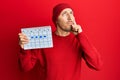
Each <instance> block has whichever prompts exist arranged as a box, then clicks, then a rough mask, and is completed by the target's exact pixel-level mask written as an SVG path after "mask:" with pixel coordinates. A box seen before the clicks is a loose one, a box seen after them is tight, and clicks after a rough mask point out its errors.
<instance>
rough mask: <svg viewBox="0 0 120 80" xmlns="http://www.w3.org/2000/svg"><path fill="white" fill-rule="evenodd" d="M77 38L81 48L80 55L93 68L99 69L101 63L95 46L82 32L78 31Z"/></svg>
mask: <svg viewBox="0 0 120 80" xmlns="http://www.w3.org/2000/svg"><path fill="white" fill-rule="evenodd" d="M77 38H78V40H79V42H80V46H81V48H82V56H83V58H84V60H85V61H86V63H87V65H88V66H89V67H90V68H93V69H95V70H100V69H101V67H102V64H103V63H102V60H101V56H100V54H99V53H98V51H97V50H96V48H95V47H94V46H93V45H92V44H91V43H90V42H89V41H88V38H87V37H86V35H85V34H84V33H83V32H81V33H79V34H78V35H77Z"/></svg>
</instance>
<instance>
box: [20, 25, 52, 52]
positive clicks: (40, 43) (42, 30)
mask: <svg viewBox="0 0 120 80" xmlns="http://www.w3.org/2000/svg"><path fill="white" fill-rule="evenodd" d="M21 32H22V33H24V34H25V35H26V36H27V38H28V39H29V43H27V44H25V45H24V49H25V50H27V49H37V48H51V47H53V40H52V30H51V26H41V27H32V28H22V29H21Z"/></svg>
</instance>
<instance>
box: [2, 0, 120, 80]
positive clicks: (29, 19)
mask: <svg viewBox="0 0 120 80" xmlns="http://www.w3.org/2000/svg"><path fill="white" fill-rule="evenodd" d="M60 2H67V3H69V4H70V5H71V6H73V8H74V11H75V16H76V20H77V23H79V24H80V25H81V26H82V28H83V30H84V32H85V33H86V34H87V36H88V38H89V40H90V41H91V42H92V43H93V44H94V46H95V47H96V48H97V49H98V51H99V52H100V54H101V56H102V58H103V61H104V65H103V68H102V70H101V71H94V70H91V69H89V68H88V67H87V66H86V65H85V63H84V62H83V65H82V71H81V80H120V76H119V73H120V62H119V60H120V58H119V56H120V48H119V45H120V30H119V29H120V28H119V27H120V22H119V21H120V9H119V7H120V1H119V0H1V1H0V35H1V36H0V80H28V79H29V78H31V79H29V80H32V78H34V79H33V80H37V78H38V76H37V74H35V73H34V71H35V70H33V71H31V72H30V73H23V72H21V71H20V70H19V66H18V62H17V53H18V51H19V47H18V33H19V31H20V29H21V28H22V27H32V26H41V25H51V26H53V23H52V20H51V15H52V7H53V6H54V5H56V4H57V3H60ZM53 30H54V27H53ZM31 75H32V76H31ZM28 76H29V77H28Z"/></svg>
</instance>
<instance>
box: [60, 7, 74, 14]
mask: <svg viewBox="0 0 120 80" xmlns="http://www.w3.org/2000/svg"><path fill="white" fill-rule="evenodd" d="M63 12H73V10H72V9H71V8H65V9H63V10H62V11H61V13H63Z"/></svg>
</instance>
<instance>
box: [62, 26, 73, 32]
mask: <svg viewBox="0 0 120 80" xmlns="http://www.w3.org/2000/svg"><path fill="white" fill-rule="evenodd" d="M60 28H61V29H62V30H63V31H65V32H71V31H72V25H69V26H66V27H65V28H62V27H60Z"/></svg>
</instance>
